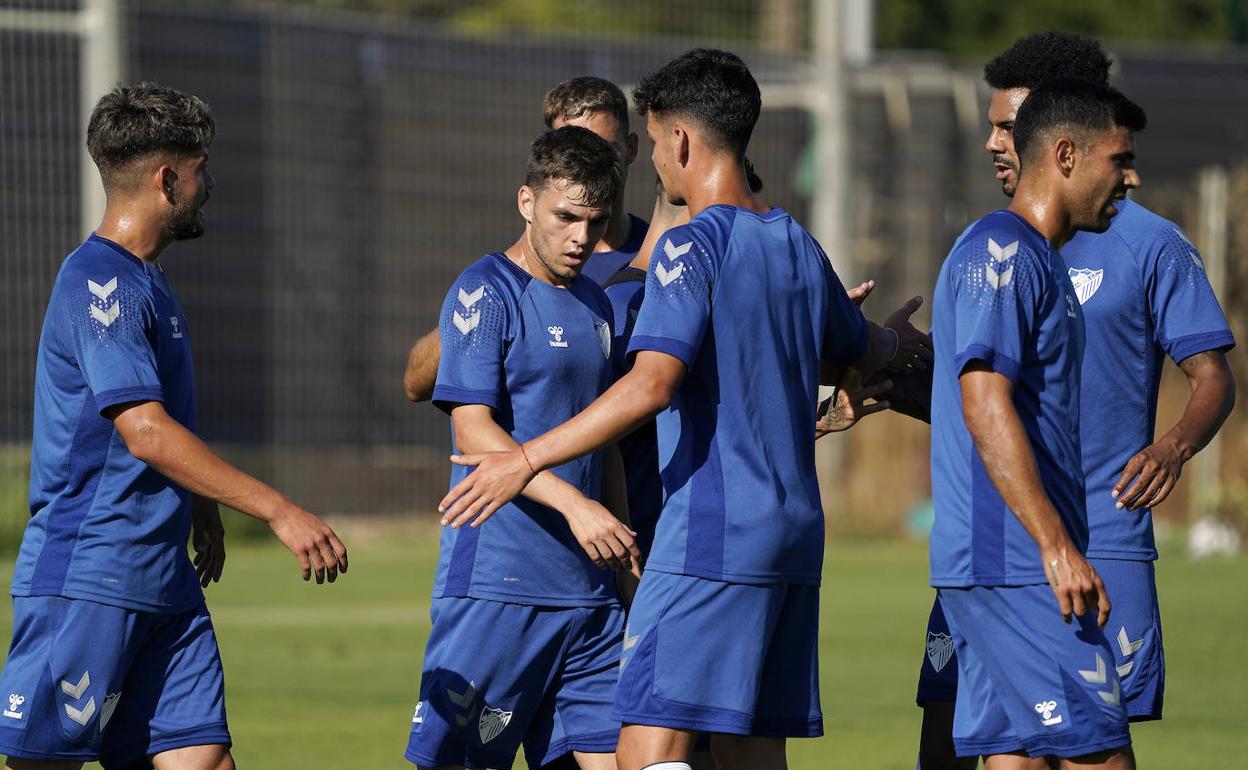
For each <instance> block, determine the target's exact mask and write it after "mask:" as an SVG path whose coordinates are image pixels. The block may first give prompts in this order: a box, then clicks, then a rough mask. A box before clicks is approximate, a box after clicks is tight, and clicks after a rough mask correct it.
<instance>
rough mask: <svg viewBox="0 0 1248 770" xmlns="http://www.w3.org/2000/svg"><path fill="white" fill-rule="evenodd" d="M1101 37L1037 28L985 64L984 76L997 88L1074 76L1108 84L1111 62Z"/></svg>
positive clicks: (1028, 84)
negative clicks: (1044, 30)
mask: <svg viewBox="0 0 1248 770" xmlns="http://www.w3.org/2000/svg"><path fill="white" fill-rule="evenodd" d="M1111 63H1112V62H1111V60H1110V58H1109V56H1108V55H1107V54H1106V53H1105V49H1104V48H1102V47H1101V43H1100V41H1098V40H1096V39H1095V38H1091V37H1087V36H1085V35H1077V34H1075V33H1073V32H1037V33H1035V34H1032V35H1027V36H1026V37H1020V38H1019V39H1018V40H1015V41H1014V44H1013V45H1011V46H1010V47H1009V48H1007V49H1005V51H1003V52H1001V53H1000V54H998V55H997V56H996V57H995V58H994V59H992V60H991V61H989V62H988V63H987V64H985V65H984V80H985V81H987V83H988V85H990V86H992V87H993V88H995V89H997V90H998V91H1004V90H1008V89H1010V88H1026V89H1028V90H1030V89H1033V88H1036V87H1037V86H1039V85H1040V84H1041V83H1043V82H1045V81H1047V80H1055V79H1057V78H1071V79H1072V80H1084V81H1087V82H1089V83H1096V84H1097V85H1101V86H1103V85H1108V84H1109V67H1110V64H1111Z"/></svg>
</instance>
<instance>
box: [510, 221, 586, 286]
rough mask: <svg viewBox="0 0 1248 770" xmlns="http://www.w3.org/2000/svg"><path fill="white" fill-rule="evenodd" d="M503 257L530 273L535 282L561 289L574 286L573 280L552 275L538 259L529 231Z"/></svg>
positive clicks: (526, 230)
mask: <svg viewBox="0 0 1248 770" xmlns="http://www.w3.org/2000/svg"><path fill="white" fill-rule="evenodd" d="M503 256H505V257H507V258H508V259H510V260H511V261H512V262H514V263H515V264H516V265H517V266H518V267H519V268H520V269H521V270H523V271H524V272H526V273H528V274H529V275H530V276H532V277H533V278H534V279H535V280H538V281H541V282H542V283H548V284H550V285H551V286H555V287H557V288H560V289H566V288H568V287H569V286H571V285H572V281H571V280H564V279H562V278H560V277H559V276H557V275H555V274H554V273H552V272H551V271H550V270H548V269H547V268H546V265H544V264H542V260H540V259H538V257H537V252H536V250H535V249H534V248H533V245H532V244H531V243H530V242H529V231H528V229H525V231H524V232H523V233H521V234H520V239H519V240H517V241H516V242H515V243H513V244H512V245H511V248H509V249H507V250H506V251H504V252H503Z"/></svg>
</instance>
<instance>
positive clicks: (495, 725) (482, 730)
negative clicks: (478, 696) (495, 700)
mask: <svg viewBox="0 0 1248 770" xmlns="http://www.w3.org/2000/svg"><path fill="white" fill-rule="evenodd" d="M514 713H515V712H513V711H503V710H502V709H496V708H490V707H489V706H483V707H482V708H481V718H480V719H478V720H477V734H478V735H480V736H481V743H483V744H485V743H489V742H490V741H492V740H494V739H495V738H497V737H498V735H499V733H501V732H502V731H503V730H504V729H505V728H506V727H507V725H508V724H510V723H511V715H512V714H514Z"/></svg>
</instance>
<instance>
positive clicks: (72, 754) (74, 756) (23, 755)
mask: <svg viewBox="0 0 1248 770" xmlns="http://www.w3.org/2000/svg"><path fill="white" fill-rule="evenodd" d="M0 754H3V755H4V756H6V757H13V758H15V759H33V760H36V761H43V762H58V761H59V762H64V761H66V760H75V761H76V760H81V761H83V762H95V761H98V760H99V758H100V755H99V754H94V753H92V752H89V751H60V752H48V751H34V750H31V749H15V748H12V747H11V746H9V745H8V744H7V743H5V741H4V740H3V739H0Z"/></svg>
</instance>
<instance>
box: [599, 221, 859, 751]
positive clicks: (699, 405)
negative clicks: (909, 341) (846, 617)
mask: <svg viewBox="0 0 1248 770" xmlns="http://www.w3.org/2000/svg"><path fill="white" fill-rule="evenodd" d="M866 338H867V324H866V320H865V319H864V318H863V317H862V314H861V312H860V311H859V309H858V308H857V306H856V305H854V304H853V302H852V301H850V300H849V298H848V297H847V296H846V294H845V290H844V288H843V287H842V285H841V283H840V281H839V280H838V279H837V277H836V274H835V273H834V272H833V271H832V268H831V266H830V265H829V264H828V260H827V258H826V256H825V255H824V254H823V252H822V250H821V249H820V248H819V246H818V244H817V243H816V242H815V241H814V239H813V238H811V237H810V235H809V234H808V233H807V232H806V231H805V230H803V229H802V228H801V227H800V226H799V225H797V224H796V223H795V222H794V221H793V220H792V218H790V217H789V215H788V214H787V213H785V212H784V211H782V210H780V209H771V210H770V211H768V212H764V213H758V212H753V211H748V210H745V209H740V208H736V207H732V206H722V205H717V206H711V207H709V208H707V209H706V210H704V211H703V212H701V213H700V214H698V216H696V217H694V219H693V220H692V221H691V222H690V223H689V224H688V225H683V226H681V227H677V228H673V229H672V230H669V231H668V232H667V233H666V234H665V235H664V237H663V238H662V240H661V241H660V246H659V248H658V249H657V250H656V253H655V255H654V257H653V258H652V260H651V264H650V270H649V274H648V277H647V279H646V287H645V301H644V302H643V303H642V306H641V310H640V313H639V314H638V316H637V320H636V325H635V327H634V329H633V334H632V338H631V341H630V343H629V351H630V353H633V352H637V351H642V350H649V351H657V352H661V353H666V354H668V355H671V356H673V357H675V358H678V359H679V360H680V361H681V362H682V363H684V364H685V366H686V367H687V369H688V372H687V374H686V375H685V378H684V380H683V381H682V383H681V385H680V387H679V389H678V390H677V392H676V394H675V395H674V397H673V400H672V403H671V405H670V406H669V407H668V408H667V409H666V410H664V411H663V412H661V413H660V414H659V415H658V417H657V430H658V439H659V466H660V468H661V477H662V481H663V488H664V501H663V509H662V513H661V515H660V517H659V523H658V528H657V531H656V534H655V538H654V545H653V548H652V549H651V552H650V557H649V560H648V561H647V563H646V572H645V574H644V576H643V577H642V580H641V586H640V588H639V589H638V592H637V596H636V598H635V599H634V602H633V607H632V610H631V615H630V621H629V627H628V630H627V632H626V636H625V640H624V654H625V657H626V662H625V665H624V668H623V671H622V672H621V676H620V687H619V690H618V692H617V696H616V708H615V712H614V713H615V715H616V717H617V718H618V719H619V720H620V721H622V722H629V723H635V724H646V725H657V726H666V727H676V728H682V729H689V730H698V731H704V732H723V733H735V734H744V735H776V736H778V735H789V736H811V735H820V734H822V716H821V712H820V710H819V697H818V673H817V665H816V656H817V607H818V585H819V577H820V571H821V568H822V559H823V510H822V506H821V504H820V500H819V489H818V483H817V481H816V478H815V469H814V441H813V440H812V435H811V421H812V419H813V418H814V415H815V410H816V406H817V404H816V396H817V390H818V380H819V368H820V360H821V359H822V360H825V361H829V362H831V363H833V364H846V363H852V362H853V361H856V360H857V359H858V358H860V357H861V355H862V353H863V351H864V350H865V346H866ZM777 409H779V410H780V411H779V412H777V411H776V410H777ZM724 661H731V662H732V663H731V665H724Z"/></svg>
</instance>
